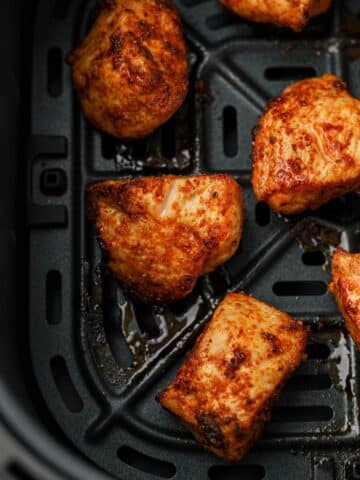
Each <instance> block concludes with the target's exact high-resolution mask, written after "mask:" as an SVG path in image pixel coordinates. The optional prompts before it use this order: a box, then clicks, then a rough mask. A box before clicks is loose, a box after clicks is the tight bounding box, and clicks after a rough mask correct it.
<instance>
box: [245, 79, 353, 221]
mask: <svg viewBox="0 0 360 480" xmlns="http://www.w3.org/2000/svg"><path fill="white" fill-rule="evenodd" d="M359 142H360V101H359V100H357V99H355V98H354V97H352V96H351V95H350V94H349V93H348V91H347V89H346V84H345V83H344V82H343V81H342V80H341V79H340V78H338V77H336V76H334V75H330V74H327V75H324V76H323V77H320V78H311V79H308V80H303V81H301V82H298V83H295V84H293V85H291V86H290V87H288V88H286V90H285V91H284V92H283V93H282V94H281V95H280V96H279V97H278V98H276V99H274V100H272V101H271V102H270V103H269V105H268V108H267V110H266V112H265V113H264V114H263V115H262V117H261V118H260V121H259V125H258V128H257V129H256V134H255V137H254V142H253V171H252V184H253V188H254V191H255V195H256V198H257V199H258V200H259V201H264V202H266V203H268V204H269V205H270V206H271V207H272V208H273V209H274V210H275V211H277V212H280V213H285V214H295V213H300V212H303V211H305V210H315V209H317V208H319V207H320V206H321V205H323V204H325V203H327V202H328V201H329V200H332V199H333V198H335V197H337V196H340V195H343V194H346V193H349V192H351V191H353V190H356V189H357V188H359V187H360V149H359V144H360V143H359Z"/></svg>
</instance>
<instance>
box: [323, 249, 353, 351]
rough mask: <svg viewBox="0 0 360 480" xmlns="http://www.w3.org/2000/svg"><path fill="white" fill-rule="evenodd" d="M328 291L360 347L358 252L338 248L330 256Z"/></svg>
mask: <svg viewBox="0 0 360 480" xmlns="http://www.w3.org/2000/svg"><path fill="white" fill-rule="evenodd" d="M329 290H330V292H331V293H332V294H333V295H334V297H335V298H336V301H337V303H338V305H339V308H340V311H341V313H342V314H343V316H344V319H345V325H346V327H347V329H348V330H349V332H350V335H351V336H352V338H353V339H354V341H355V343H356V344H357V345H358V347H359V348H360V253H357V254H355V253H348V252H345V250H343V249H342V248H338V249H337V250H336V251H335V253H334V255H333V258H332V282H331V283H330V285H329Z"/></svg>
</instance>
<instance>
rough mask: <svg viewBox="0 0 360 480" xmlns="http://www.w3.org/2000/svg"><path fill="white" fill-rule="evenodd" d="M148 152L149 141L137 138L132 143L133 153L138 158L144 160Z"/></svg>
mask: <svg viewBox="0 0 360 480" xmlns="http://www.w3.org/2000/svg"><path fill="white" fill-rule="evenodd" d="M146 152H147V141H146V140H137V141H136V142H134V143H133V145H132V155H133V157H134V158H135V159H136V160H143V159H144V157H145V156H146Z"/></svg>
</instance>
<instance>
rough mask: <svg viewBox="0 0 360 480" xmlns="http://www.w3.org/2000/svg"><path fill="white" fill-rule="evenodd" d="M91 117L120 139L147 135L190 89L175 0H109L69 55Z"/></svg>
mask: <svg viewBox="0 0 360 480" xmlns="http://www.w3.org/2000/svg"><path fill="white" fill-rule="evenodd" d="M69 64H70V65H71V67H72V73H73V81H74V85H75V88H76V90H77V91H78V95H79V99H80V102H81V105H82V108H83V110H84V113H85V116H86V117H87V118H88V120H90V121H91V122H92V123H93V124H94V125H95V126H96V127H98V128H100V129H101V130H104V131H106V132H108V133H110V134H111V135H114V136H115V137H119V138H122V139H126V140H130V139H137V138H141V137H145V136H147V135H149V134H150V133H152V132H153V131H154V130H155V129H156V128H157V127H159V126H160V125H161V124H163V123H164V122H166V121H167V120H168V119H169V118H170V117H171V116H172V115H173V114H174V113H175V111H176V110H177V109H178V108H179V107H180V105H181V104H182V103H183V101H184V99H185V96H186V94H187V91H188V63H187V56H186V45H185V41H184V37H183V32H182V27H181V23H180V19H179V16H178V13H177V11H176V10H175V7H174V6H173V3H172V1H171V0H142V1H139V0H107V1H106V2H105V6H104V8H103V10H102V11H101V13H100V15H99V17H98V19H97V21H96V23H95V24H94V26H93V27H92V29H91V31H90V33H89V34H88V36H87V37H86V39H85V40H84V41H83V43H82V44H81V45H80V46H79V47H78V48H76V50H75V51H74V52H73V53H72V54H71V55H70V56H69Z"/></svg>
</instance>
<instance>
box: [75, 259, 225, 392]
mask: <svg viewBox="0 0 360 480" xmlns="http://www.w3.org/2000/svg"><path fill="white" fill-rule="evenodd" d="M81 275H82V281H81V285H82V289H81V290H82V293H81V315H82V318H83V322H81V324H82V325H83V328H84V330H85V331H84V332H81V333H82V336H83V337H85V338H86V340H87V345H88V348H89V350H90V352H91V356H92V358H93V361H94V363H95V365H96V367H97V370H98V372H99V374H100V376H101V377H102V378H103V379H104V380H105V382H106V383H107V384H108V385H109V386H110V387H111V388H112V389H115V391H119V389H123V388H124V387H125V386H126V385H127V384H129V383H130V382H131V381H132V378H133V377H134V376H135V375H138V374H139V373H140V372H142V371H145V370H146V369H147V368H148V367H149V365H150V363H151V362H152V361H154V358H155V355H158V354H159V353H160V354H161V355H162V357H163V353H162V352H163V351H164V356H166V352H165V350H166V348H167V347H168V346H169V344H170V343H171V342H173V341H175V342H176V339H178V340H177V342H176V344H175V346H174V347H173V348H172V349H171V350H172V353H174V351H177V350H179V349H180V348H182V347H183V346H184V345H183V344H184V343H186V341H185V339H186V340H187V339H188V337H187V335H186V334H185V333H186V331H187V330H189V328H190V332H191V330H192V328H194V329H196V328H198V327H199V325H202V323H203V322H204V320H205V319H206V318H207V316H208V315H209V312H210V313H211V311H212V309H213V308H214V306H215V305H216V303H217V301H218V300H216V299H215V296H216V294H215V292H214V287H213V286H212V280H211V279H203V280H202V281H200V282H199V285H198V286H197V287H196V288H195V290H194V291H193V293H192V294H190V295H189V296H188V297H187V298H186V299H184V300H182V301H180V302H177V303H176V304H174V305H171V306H169V307H158V306H144V305H141V304H138V303H136V302H135V301H133V300H131V299H128V298H126V296H124V293H123V292H122V290H121V287H120V285H118V284H117V283H116V288H117V289H118V290H119V292H120V295H119V297H120V298H122V299H123V301H119V302H118V303H116V302H115V303H114V304H111V317H112V321H113V322H114V319H115V324H114V323H113V324H112V326H111V327H110V328H107V322H108V321H109V320H108V319H107V318H106V315H105V314H104V311H106V310H107V309H108V307H109V305H105V308H104V302H108V300H107V293H106V291H105V290H104V288H107V284H106V283H105V282H104V278H106V275H109V273H108V272H107V270H106V267H105V266H103V265H99V266H97V267H95V268H94V269H92V268H91V264H90V263H89V262H88V261H86V260H83V261H82V264H81ZM206 286H207V288H206ZM210 297H211V298H210ZM145 310H146V311H145ZM143 313H144V314H146V316H147V317H149V318H148V319H147V322H148V324H147V327H144V322H142V320H143V319H142V318H141V316H142V314H143ZM149 322H150V323H153V327H156V328H151V325H149ZM150 330H156V331H157V335H156V336H152V335H151V334H150V333H149V332H150ZM119 337H121V338H122V339H123V340H124V341H125V342H126V345H127V347H128V349H129V350H130V352H131V357H132V359H131V362H130V365H128V366H123V365H122V362H121V357H122V356H123V351H121V350H122V349H123V345H122V346H121V342H117V341H116V340H119ZM114 345H115V347H114ZM116 345H119V347H116Z"/></svg>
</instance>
